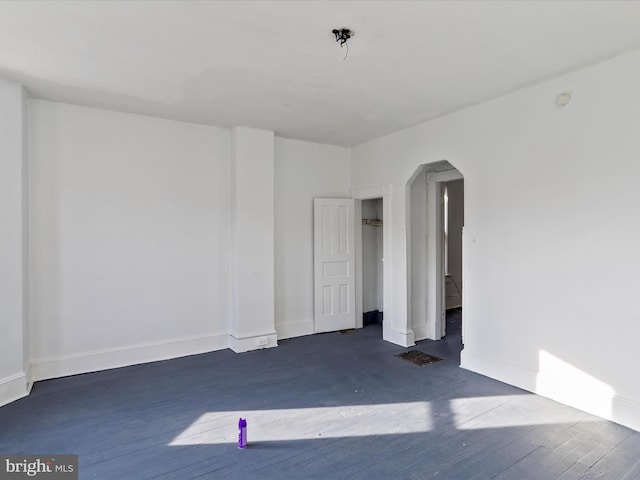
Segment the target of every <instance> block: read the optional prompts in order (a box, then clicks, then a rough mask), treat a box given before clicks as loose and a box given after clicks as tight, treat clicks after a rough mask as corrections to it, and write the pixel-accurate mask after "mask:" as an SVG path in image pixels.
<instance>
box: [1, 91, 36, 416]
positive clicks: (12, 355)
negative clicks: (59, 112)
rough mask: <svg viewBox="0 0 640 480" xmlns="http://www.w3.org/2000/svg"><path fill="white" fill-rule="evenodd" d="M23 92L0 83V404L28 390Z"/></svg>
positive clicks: (20, 395) (23, 394)
mask: <svg viewBox="0 0 640 480" xmlns="http://www.w3.org/2000/svg"><path fill="white" fill-rule="evenodd" d="M23 100H24V99H23V91H22V87H21V86H20V85H16V84H13V83H9V82H5V81H2V80H0V222H1V223H2V227H1V228H0V405H3V404H5V403H7V402H10V401H12V400H15V399H16V398H20V397H23V396H25V395H26V394H27V393H28V391H29V388H30V379H29V371H28V365H27V364H26V363H27V362H25V356H26V355H27V354H28V342H27V341H26V339H25V332H24V325H25V323H26V322H27V318H28V315H27V311H28V306H27V301H26V300H27V289H26V285H25V284H26V280H27V277H28V274H27V246H26V235H25V223H26V205H27V198H26V196H27V184H26V161H25V160H26V158H25V155H26V154H25V136H26V131H25V128H24V107H23Z"/></svg>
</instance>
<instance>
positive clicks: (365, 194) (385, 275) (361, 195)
mask: <svg viewBox="0 0 640 480" xmlns="http://www.w3.org/2000/svg"><path fill="white" fill-rule="evenodd" d="M351 197H352V198H353V199H354V200H355V205H354V212H355V213H354V215H355V236H354V240H355V244H356V245H355V255H356V259H355V262H356V264H355V267H356V274H355V279H356V328H362V327H363V320H362V315H363V313H364V312H363V300H362V200H369V199H372V198H382V222H383V226H382V261H383V268H382V304H383V305H384V310H385V311H387V312H391V285H392V279H391V269H390V268H387V265H386V264H385V262H384V259H385V258H386V259H389V258H391V229H390V228H387V227H386V225H388V224H389V222H390V220H391V201H390V200H391V185H390V184H386V185H379V186H376V187H370V188H365V189H361V190H353V191H352V192H351ZM387 318H389V317H387ZM390 331H391V328H390V322H388V321H386V320H385V321H383V322H382V337H383V338H384V339H385V340H388V339H389V338H388V337H389V334H388V333H385V332H390Z"/></svg>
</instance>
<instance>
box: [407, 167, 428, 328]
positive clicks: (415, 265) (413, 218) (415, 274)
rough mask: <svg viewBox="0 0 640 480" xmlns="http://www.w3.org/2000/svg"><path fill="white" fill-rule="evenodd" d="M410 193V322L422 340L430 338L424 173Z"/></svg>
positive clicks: (412, 181) (413, 183)
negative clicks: (428, 336)
mask: <svg viewBox="0 0 640 480" xmlns="http://www.w3.org/2000/svg"><path fill="white" fill-rule="evenodd" d="M409 190H410V192H409V202H410V203H409V215H410V227H411V228H410V243H409V254H408V255H409V257H410V258H411V262H409V263H408V265H407V268H408V270H409V272H408V273H409V278H410V283H409V285H408V288H407V292H408V293H407V294H408V295H409V297H410V298H409V303H410V307H409V308H410V310H409V319H410V320H409V321H410V323H411V327H412V329H413V331H414V333H415V337H416V338H417V339H422V338H426V337H427V268H426V262H427V181H426V178H425V173H424V171H423V170H420V172H419V173H417V174H416V175H414V177H413V178H412V179H411V181H410V182H409Z"/></svg>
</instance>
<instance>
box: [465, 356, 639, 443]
mask: <svg viewBox="0 0 640 480" xmlns="http://www.w3.org/2000/svg"><path fill="white" fill-rule="evenodd" d="M460 357H461V358H460V360H461V362H460V367H462V368H464V369H466V370H470V371H472V372H475V373H479V374H481V375H484V376H487V377H489V378H493V379H495V380H499V381H501V382H504V383H508V384H509V385H513V386H515V387H518V388H522V389H523V390H527V391H529V392H532V393H535V394H537V395H540V396H542V397H546V398H550V399H551V400H555V401H556V402H559V403H562V404H564V405H568V406H570V407H573V408H577V409H578V410H582V411H584V412H587V413H590V414H592V415H596V416H598V417H601V418H604V419H605V420H611V421H613V422H616V423H619V424H620V425H624V426H626V427H629V428H631V429H633V430H636V431H640V402H638V401H636V400H632V399H629V398H625V397H622V396H620V395H617V394H615V393H607V392H606V391H605V392H603V388H602V386H599V385H597V384H594V385H593V386H592V387H589V385H585V384H581V385H580V386H579V391H577V392H576V391H575V390H572V389H569V388H564V389H561V388H555V389H554V388H549V387H548V386H547V387H546V388H545V387H544V386H540V385H541V382H540V380H541V375H540V372H538V371H537V370H534V369H531V368H528V367H524V366H522V365H518V364H515V363H511V362H507V361H504V360H502V359H499V358H496V357H493V356H491V355H485V354H478V353H476V352H473V353H472V352H470V351H469V349H468V348H465V349H464V350H462V353H461V355H460ZM542 378H543V379H545V378H547V377H542ZM556 381H557V380H556ZM570 383H571V382H570ZM542 384H543V385H544V382H542ZM574 387H575V385H574ZM594 399H595V400H596V401H594Z"/></svg>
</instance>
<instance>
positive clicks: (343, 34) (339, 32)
mask: <svg viewBox="0 0 640 480" xmlns="http://www.w3.org/2000/svg"><path fill="white" fill-rule="evenodd" d="M331 33H333V34H334V35H335V36H336V42H340V47H342V46H343V45H344V44H345V43H347V40H349V39H350V38H351V37H353V35H354V33H353V30H351V29H349V28H334V29H333V30H332V31H331Z"/></svg>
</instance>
